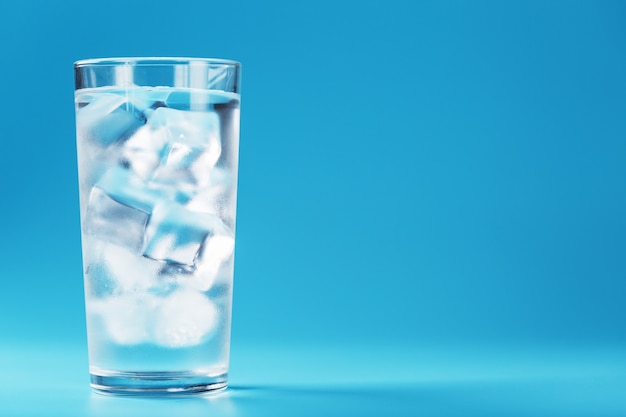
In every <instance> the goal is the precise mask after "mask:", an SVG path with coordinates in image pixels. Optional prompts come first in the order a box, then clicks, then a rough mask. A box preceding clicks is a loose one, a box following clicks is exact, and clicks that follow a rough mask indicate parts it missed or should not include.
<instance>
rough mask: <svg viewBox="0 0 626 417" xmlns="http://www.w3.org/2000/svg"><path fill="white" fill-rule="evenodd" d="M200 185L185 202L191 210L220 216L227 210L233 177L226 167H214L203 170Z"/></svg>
mask: <svg viewBox="0 0 626 417" xmlns="http://www.w3.org/2000/svg"><path fill="white" fill-rule="evenodd" d="M203 175H204V178H203V180H202V181H203V183H202V187H201V188H200V189H199V190H198V191H197V192H196V193H195V194H194V195H193V197H192V198H191V199H190V200H189V201H188V202H187V203H186V204H185V207H187V209H189V210H191V211H197V212H200V213H213V214H218V215H220V216H222V215H224V214H225V213H226V212H227V211H229V210H228V207H230V206H229V203H230V200H231V195H230V193H231V191H232V190H233V186H234V184H233V177H232V175H231V174H230V172H229V171H228V170H227V169H224V168H219V167H214V168H213V169H211V170H205V171H204V173H203Z"/></svg>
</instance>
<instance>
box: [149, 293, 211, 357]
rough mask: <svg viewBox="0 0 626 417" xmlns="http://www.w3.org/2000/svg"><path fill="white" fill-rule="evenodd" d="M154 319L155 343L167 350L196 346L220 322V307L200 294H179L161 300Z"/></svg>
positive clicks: (172, 294)
mask: <svg viewBox="0 0 626 417" xmlns="http://www.w3.org/2000/svg"><path fill="white" fill-rule="evenodd" d="M155 313H156V314H155V315H154V317H153V318H152V323H153V328H152V331H153V337H154V342H155V343H157V344H159V345H162V346H167V347H176V348H177V347H186V346H193V345H197V344H198V343H200V342H201V341H202V339H203V338H204V337H206V336H207V335H208V334H209V333H210V332H211V330H213V329H214V328H215V327H216V325H217V322H218V310H217V307H216V306H215V305H214V304H213V303H212V302H211V301H210V300H209V299H208V298H207V297H206V296H204V295H203V294H201V293H198V292H197V291H190V290H178V291H174V292H173V293H171V294H170V295H168V296H167V297H165V298H163V299H161V303H160V306H159V308H158V309H157V311H156V312H155Z"/></svg>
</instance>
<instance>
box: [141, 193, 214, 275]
mask: <svg viewBox="0 0 626 417" xmlns="http://www.w3.org/2000/svg"><path fill="white" fill-rule="evenodd" d="M209 233H210V230H209V227H208V226H207V224H206V221H205V220H204V219H203V216H202V215H199V214H198V213H193V212H190V211H188V210H186V209H185V208H184V207H183V206H181V205H180V204H177V203H169V202H163V203H161V204H158V205H157V206H155V208H154V210H153V212H152V216H151V217H150V221H149V222H148V225H147V228H146V235H145V238H146V240H145V246H144V251H143V254H144V256H146V257H148V258H151V259H155V260H158V261H164V262H168V263H172V264H178V265H186V266H189V267H191V268H194V267H195V265H194V263H195V259H196V255H197V254H198V252H199V250H200V247H201V245H202V242H203V241H204V240H205V239H206V237H207V236H208V234H209Z"/></svg>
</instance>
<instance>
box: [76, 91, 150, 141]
mask: <svg viewBox="0 0 626 417" xmlns="http://www.w3.org/2000/svg"><path fill="white" fill-rule="evenodd" d="M94 97H95V96H94ZM147 107H149V105H147V103H136V102H134V101H132V100H131V99H130V98H129V97H126V96H123V95H118V94H100V95H98V96H97V98H95V99H94V101H92V102H91V103H89V104H88V105H87V106H85V107H83V108H81V109H79V110H78V111H77V113H76V129H77V131H78V135H79V136H80V137H81V138H83V140H86V141H88V142H90V143H93V144H96V145H97V146H99V147H101V148H106V147H108V146H111V145H112V144H114V143H116V142H119V141H123V140H124V139H126V138H127V137H128V136H130V135H131V134H132V133H133V132H134V131H135V130H137V129H138V128H139V127H141V126H142V125H144V124H145V122H146V118H145V116H144V114H143V110H144V109H145V108H147Z"/></svg>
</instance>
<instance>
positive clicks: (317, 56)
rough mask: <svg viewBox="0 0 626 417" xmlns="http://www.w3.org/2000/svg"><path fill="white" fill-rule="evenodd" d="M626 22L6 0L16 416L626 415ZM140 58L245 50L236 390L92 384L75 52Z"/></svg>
mask: <svg viewBox="0 0 626 417" xmlns="http://www.w3.org/2000/svg"><path fill="white" fill-rule="evenodd" d="M53 16H54V17H53ZM625 28H626V5H625V3H624V2H620V1H591V0H589V1H572V2H543V1H539V0H531V1H509V2H499V1H472V2H464V1H434V0H432V1H408V0H407V1H398V0H390V1H385V2H373V1H365V2H359V3H356V2H347V1H345V2H341V1H330V0H323V1H316V2H288V1H276V0H269V1H264V2H253V1H249V0H236V1H232V2H218V3H214V2H206V1H199V0H198V1H187V2H184V3H172V2H166V1H164V0H155V1H153V2H150V3H149V4H147V3H145V2H126V1H121V0H114V1H111V2H106V4H105V3H102V2H91V3H89V2H84V1H81V2H79V1H75V0H69V1H66V2H64V3H63V5H62V6H60V5H58V4H56V3H54V2H44V1H31V2H17V1H6V2H2V3H0V38H1V39H2V42H0V68H1V71H0V76H1V77H2V82H3V91H2V96H3V99H2V100H0V122H1V124H2V125H1V130H0V131H1V132H2V140H3V153H2V155H3V159H2V163H1V164H0V195H2V198H3V200H2V201H3V204H2V205H1V206H0V214H2V215H3V218H4V220H5V221H4V222H3V225H2V235H1V236H2V237H1V238H0V261H2V265H3V266H2V272H1V273H0V274H1V275H0V276H1V278H2V281H3V286H2V290H1V291H0V358H1V359H0V360H1V361H2V362H0V364H2V365H3V366H2V368H1V369H0V384H1V385H2V389H0V393H1V394H0V395H2V397H0V399H1V401H0V415H1V416H4V415H10V416H15V415H20V410H22V411H23V412H21V413H22V414H21V415H54V413H53V412H52V411H54V412H57V414H59V413H64V414H63V415H72V413H74V414H75V415H90V414H91V415H129V414H133V415H134V414H139V413H140V412H143V411H139V410H144V409H145V410H155V411H154V413H155V414H154V415H158V414H156V413H158V412H162V413H164V414H163V415H166V414H167V411H160V410H161V407H163V410H167V409H169V407H174V408H176V409H177V410H178V408H177V407H180V410H187V411H185V412H187V414H190V415H194V414H203V413H207V411H209V409H215V410H219V412H218V413H216V414H218V415H219V414H223V415H229V413H230V414H232V415H238V414H241V415H275V416H276V415H281V413H282V414H284V415H295V414H298V415H308V414H307V413H309V414H310V415H332V414H333V413H335V414H338V415H347V414H355V415H374V414H376V415H383V414H385V415H387V414H389V415H394V414H395V415H420V414H424V415H452V416H454V415H550V416H559V415H563V416H566V415H567V416H577V415H594V416H598V415H607V416H613V415H624V414H626V411H625V409H624V402H623V400H622V399H621V397H622V396H621V395H620V394H621V393H622V392H623V391H624V390H623V388H624V385H625V380H624V374H623V372H622V371H623V369H624V367H623V365H624V356H623V353H622V352H624V351H625V350H623V348H624V346H625V345H626V328H625V327H624V317H625V315H626V303H624V302H623V299H624V296H623V295H624V293H625V291H626V279H625V278H626V256H624V253H626V216H624V213H626V187H625V186H624V185H625V181H626V163H625V162H624V161H626V140H625V138H626V123H625V122H624V115H625V114H626V99H625V97H626V78H625V77H624V74H626V43H624V39H626V37H625V35H626V29H625ZM136 55H140V56H150V55H157V56H166V55H171V56H207V57H222V58H232V59H236V60H239V61H241V62H242V63H243V83H242V92H243V100H242V126H241V135H242V136H241V147H240V176H239V202H238V203H239V204H238V227H237V249H236V253H237V255H236V270H235V275H236V277H235V304H234V317H233V352H234V353H233V361H232V366H233V373H232V384H233V389H232V391H230V392H229V393H228V394H227V395H225V396H223V397H221V398H220V399H219V400H217V399H215V400H212V401H209V400H206V401H205V400H197V401H196V400H193V401H185V402H184V403H181V402H167V403H161V402H159V403H158V404H156V405H155V404H154V403H152V402H150V401H146V400H136V401H135V400H132V401H129V400H118V399H106V398H101V397H94V396H93V395H91V394H90V393H89V390H88V387H87V376H86V352H85V349H84V340H85V330H84V329H85V323H84V311H83V293H82V277H81V265H80V240H79V237H80V231H79V221H78V186H77V179H76V163H75V158H76V153H75V144H74V143H75V142H74V109H73V75H72V63H73V61H75V60H77V59H81V58H94V57H105V56H136ZM40 346H52V347H50V348H46V349H45V354H44V351H42V350H40V349H38V347H40ZM378 346H384V347H385V349H387V352H388V355H387V356H385V357H384V358H383V357H376V352H377V349H378V348H377V347H378ZM473 346H483V348H481V349H484V352H491V351H495V352H505V353H502V354H500V356H499V357H500V358H501V360H500V362H498V361H496V360H494V361H491V359H489V358H490V356H489V355H488V354H486V353H485V354H484V355H483V356H480V355H479V356H480V357H479V358H477V357H476V356H475V355H474V354H473V353H472V352H474V348H473ZM502 346H509V347H513V348H512V349H513V350H510V349H509V348H504V347H502ZM426 347H427V348H426ZM423 349H426V352H427V353H420V352H422V350H423ZM589 349H590V350H589ZM316 350H321V351H324V352H330V353H327V354H326V356H323V358H322V359H316V357H317V356H316ZM397 350H398V351H401V352H403V353H401V354H397V353H396V351H397ZM440 351H441V352H448V353H447V354H446V355H447V356H446V355H443V354H441V355H440V356H437V358H439V359H438V361H439V362H436V363H438V364H439V365H437V366H436V365H431V361H430V360H429V359H423V358H428V357H429V356H428V355H429V354H428V352H431V354H433V355H439V354H438V353H437V352H440ZM7 352H8V353H7ZM237 352H239V354H237ZM275 352H283V353H284V354H285V355H287V354H288V356H287V357H288V358H291V359H290V360H292V361H293V363H291V365H289V362H287V363H283V362H282V360H281V357H280V356H277V355H278V353H275ZM507 352H512V353H507ZM601 352H613V353H611V354H610V355H609V356H610V359H607V358H606V356H605V355H604V354H603V353H601ZM46 355H47V356H46ZM412 355H415V356H412ZM420 355H426V356H420ZM481 355H482V354H481ZM563 355H564V356H565V357H567V358H569V359H568V360H567V361H566V364H567V365H564V366H561V367H559V366H554V363H560V359H561V358H562V357H563ZM268 357H269V358H270V359H268ZM372 357H374V359H372ZM520 357H523V358H526V359H524V360H522V359H519V358H520ZM411 358H417V359H415V361H414V362H413V361H412V359H411ZM420 358H422V359H420ZM480 358H483V359H480ZM481 360H483V361H488V363H489V364H490V365H489V366H490V367H492V368H493V370H494V372H495V371H497V376H498V377H497V378H491V379H485V378H483V377H482V376H483V375H484V373H483V367H482V366H480V367H479V366H478V364H481V363H484V362H481ZM268 361H269V362H268ZM345 361H348V362H347V364H346V362H345ZM490 361H491V362H490ZM409 363H410V365H407V364H409ZM270 364H274V365H275V366H270ZM450 364H453V366H452V365H450ZM473 364H477V368H472V366H473ZM512 364H513V365H515V366H513V365H512ZM520 364H521V365H520ZM523 364H531V365H532V366H531V368H532V369H534V370H536V372H535V373H532V372H529V373H528V374H523V375H522V376H519V375H518V373H519V372H521V371H520V370H519V368H520V367H521V368H524V366H522V365H523ZM424 365H427V366H426V367H425V366H424ZM518 365H519V366H518ZM370 366H372V367H373V368H372V369H373V370H372V371H371V372H369V371H368V370H369V369H370ZM511 366H513V367H511ZM596 366H599V367H600V368H601V369H604V370H606V372H604V371H603V372H604V373H602V372H600V374H596V373H594V372H595V369H596ZM467 367H469V368H467ZM268 369H269V371H268ZM388 369H390V370H392V371H389V372H387V370H388ZM456 369H470V370H472V369H473V370H474V371H471V372H470V371H468V374H467V375H468V376H467V378H465V379H463V378H461V380H458V379H455V378H456V377H455V378H452V379H447V378H446V375H450V372H452V371H453V370H456ZM490 369H491V368H490ZM544 369H548V370H551V371H550V372H551V373H550V374H549V375H548V376H546V375H544V374H543V373H542V372H543V370H544ZM42 370H47V372H42ZM340 370H341V371H340ZM426 370H427V371H426ZM52 371H54V372H52ZM267 372H269V376H267ZM312 374H313V375H315V378H313V379H314V382H315V383H313V382H312V381H311V378H312V377H311V375H312ZM42 375H43V376H42ZM54 375H59V376H56V377H55V376H54ZM346 375H361V376H362V377H363V379H364V380H363V381H361V380H360V379H358V378H356V377H355V378H353V379H349V378H348V379H346ZM380 375H385V385H384V386H383V387H381V386H380V384H379V383H378V381H377V380H376V379H377V377H380ZM425 375H426V376H425ZM452 375H453V376H454V375H456V374H454V373H452ZM266 376H267V377H266ZM429 376H430V377H432V380H431V379H428V378H430V377H429ZM42 378H43V382H42ZM424 378H426V379H424ZM437 378H439V379H437ZM33 381H37V382H36V383H33ZM41 384H44V385H46V386H48V387H49V388H47V389H45V390H42V389H41V388H40V386H41ZM33 386H36V387H37V389H33V388H32V387H33ZM163 404H167V406H165V405H163ZM127 407H129V408H128V409H127ZM392 407H396V408H392ZM131 409H132V410H134V411H132V412H129V411H128V410H131ZM594 410H595V411H596V412H595V413H594V412H593V411H594ZM170 411H171V410H170ZM185 412H182V413H183V414H184V413H185ZM107 413H108V414H107ZM172 414H175V413H174V412H173V411H172V412H171V413H170V414H169V415H172ZM177 415H178V414H177ZM181 415H182V414H181Z"/></svg>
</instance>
